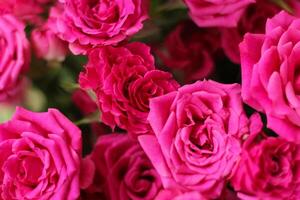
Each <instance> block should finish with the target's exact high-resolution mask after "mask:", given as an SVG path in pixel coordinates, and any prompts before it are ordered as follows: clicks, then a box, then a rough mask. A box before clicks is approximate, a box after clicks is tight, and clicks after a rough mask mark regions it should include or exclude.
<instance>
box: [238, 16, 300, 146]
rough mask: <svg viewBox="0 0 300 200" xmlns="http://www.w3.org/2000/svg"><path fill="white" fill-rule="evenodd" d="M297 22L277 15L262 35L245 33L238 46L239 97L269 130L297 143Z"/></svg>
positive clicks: (299, 125)
mask: <svg viewBox="0 0 300 200" xmlns="http://www.w3.org/2000/svg"><path fill="white" fill-rule="evenodd" d="M298 32H299V33H300V20H299V19H297V18H295V17H293V16H291V15H289V14H287V13H285V12H280V13H279V14H277V15H275V16H274V17H273V18H272V19H269V20H268V21H267V23H266V32H265V34H246V35H245V37H244V41H243V42H242V43H241V44H240V52H241V66H242V83H243V84H242V96H243V99H244V101H245V102H246V103H247V104H249V105H250V106H252V107H253V108H255V109H256V110H258V111H262V112H265V113H266V114H267V121H268V127H269V128H271V129H272V130H274V131H275V132H276V133H278V134H279V135H280V136H282V137H284V138H286V139H288V140H291V141H295V142H297V143H300V134H299V131H300V115H299V105H300V101H299V94H300V76H299V69H300V68H299V66H300V65H299V63H300V60H299V57H300V48H299V47H300V46H299V44H300V43H299V42H300V34H297V33H298Z"/></svg>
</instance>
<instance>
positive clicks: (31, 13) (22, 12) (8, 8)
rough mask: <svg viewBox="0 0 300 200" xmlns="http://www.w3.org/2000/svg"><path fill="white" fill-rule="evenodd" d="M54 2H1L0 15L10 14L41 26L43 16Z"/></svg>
mask: <svg viewBox="0 0 300 200" xmlns="http://www.w3.org/2000/svg"><path fill="white" fill-rule="evenodd" d="M52 2H54V0H0V13H1V14H8V13H10V14H13V15H14V16H16V17H17V18H18V19H20V20H22V21H24V22H29V23H33V24H41V23H43V17H42V15H43V14H45V13H46V12H47V8H48V6H49V5H50V4H51V3H52Z"/></svg>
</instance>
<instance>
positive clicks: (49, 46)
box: [31, 23, 68, 62]
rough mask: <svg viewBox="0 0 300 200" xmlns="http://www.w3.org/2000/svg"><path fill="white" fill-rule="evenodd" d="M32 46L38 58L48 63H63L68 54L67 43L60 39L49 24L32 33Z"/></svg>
mask: <svg viewBox="0 0 300 200" xmlns="http://www.w3.org/2000/svg"><path fill="white" fill-rule="evenodd" d="M31 44H32V47H33V50H34V53H35V55H36V57H38V58H43V59H45V60H48V61H60V62H61V61H63V60H64V59H65V57H66V55H67V53H68V46H67V43H66V42H64V41H62V40H61V39H59V38H58V37H57V36H56V34H55V33H54V32H53V30H52V29H51V28H50V27H49V25H48V24H47V23H45V24H43V25H42V26H40V27H37V28H35V29H34V30H33V31H32V32H31Z"/></svg>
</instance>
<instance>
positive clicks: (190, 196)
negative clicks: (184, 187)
mask: <svg viewBox="0 0 300 200" xmlns="http://www.w3.org/2000/svg"><path fill="white" fill-rule="evenodd" d="M170 199H172V200H208V199H207V198H205V197H203V196H202V195H201V194H200V193H199V192H197V191H190V192H185V193H182V192H180V191H178V190H161V191H160V192H159V194H158V195H157V196H156V198H155V199H154V200H170Z"/></svg>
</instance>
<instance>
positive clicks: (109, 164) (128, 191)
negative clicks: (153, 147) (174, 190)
mask: <svg viewBox="0 0 300 200" xmlns="http://www.w3.org/2000/svg"><path fill="white" fill-rule="evenodd" d="M89 158H90V159H91V160H92V161H93V162H94V163H95V167H96V176H95V178H94V180H95V183H94V184H93V185H91V186H90V187H89V188H88V189H87V190H86V193H93V192H94V193H95V192H98V194H101V193H103V192H104V193H105V195H106V197H107V199H110V200H119V199H132V200H142V199H143V200H152V199H154V197H155V196H156V195H157V194H158V192H159V191H160V190H161V180H160V177H159V175H158V174H157V172H156V171H155V169H154V168H153V166H152V164H151V162H150V161H149V159H148V158H147V156H146V154H145V153H144V151H143V150H142V148H141V147H140V145H139V144H138V142H137V141H135V140H131V139H130V137H129V136H128V135H127V134H109V135H105V136H101V137H99V139H98V142H97V144H96V145H95V147H94V150H93V152H92V153H91V155H89ZM98 199H99V198H98Z"/></svg>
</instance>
